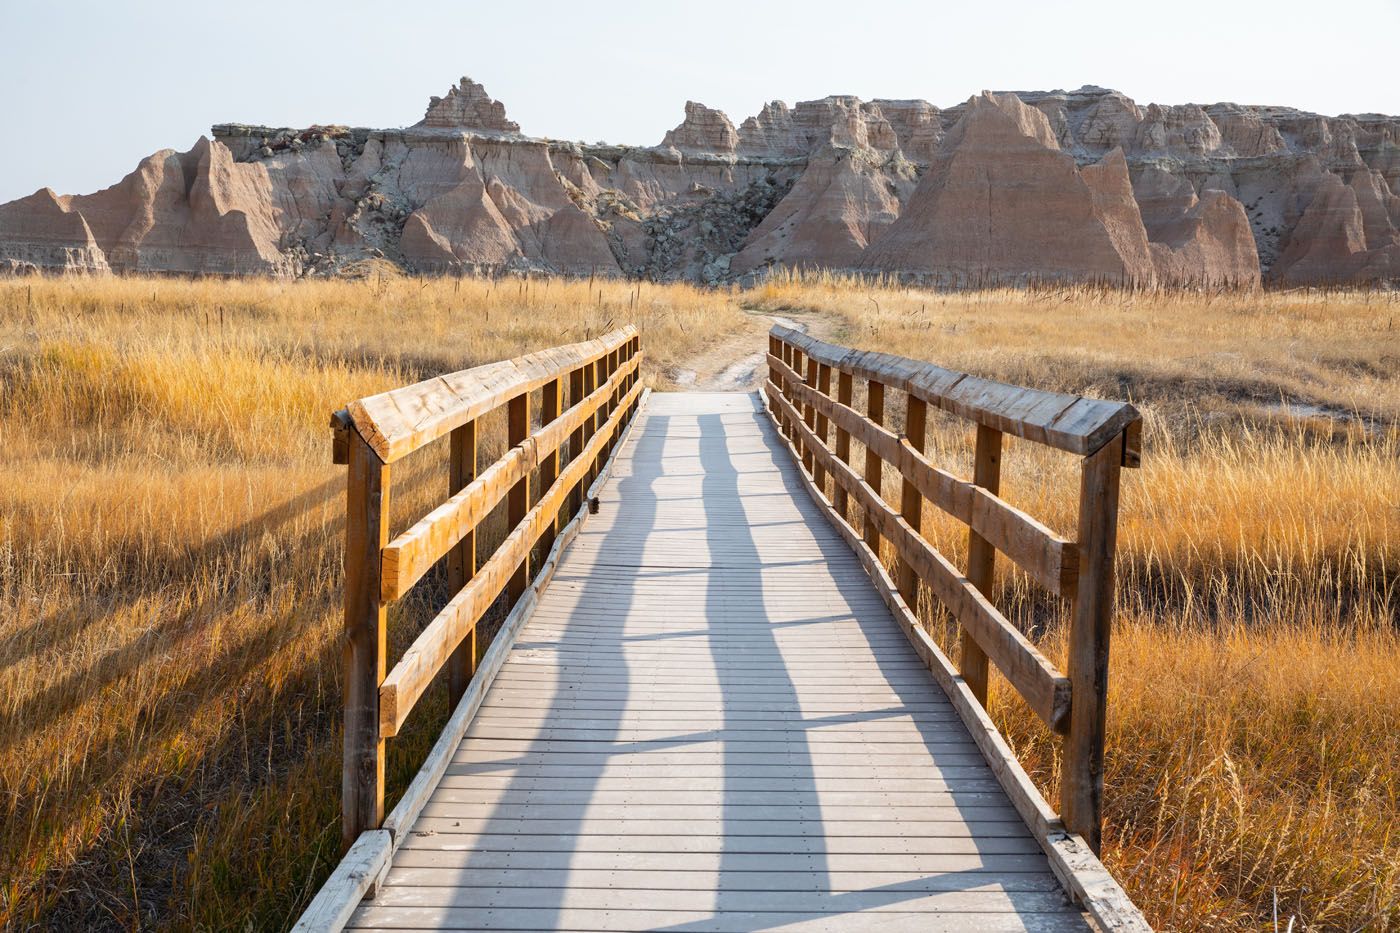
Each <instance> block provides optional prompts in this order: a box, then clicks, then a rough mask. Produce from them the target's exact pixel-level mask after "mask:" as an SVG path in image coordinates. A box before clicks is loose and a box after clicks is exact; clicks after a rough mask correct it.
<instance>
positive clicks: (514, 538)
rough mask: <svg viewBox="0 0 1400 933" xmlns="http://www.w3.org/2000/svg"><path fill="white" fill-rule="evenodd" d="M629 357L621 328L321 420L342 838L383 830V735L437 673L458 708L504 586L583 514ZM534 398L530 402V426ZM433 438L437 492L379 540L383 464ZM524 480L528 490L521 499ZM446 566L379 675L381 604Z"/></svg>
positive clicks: (636, 387) (521, 579)
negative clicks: (443, 599) (402, 526)
mask: <svg viewBox="0 0 1400 933" xmlns="http://www.w3.org/2000/svg"><path fill="white" fill-rule="evenodd" d="M641 362H642V351H641V340H640V338H639V337H638V335H637V330H636V328H635V327H632V326H631V325H628V326H627V327H624V328H622V329H621V330H617V331H614V332H612V333H610V334H607V335H606V336H604V337H601V338H599V339H597V340H590V341H586V342H584V343H577V344H573V345H571V346H566V347H556V348H554V349H550V350H544V351H541V352H538V353H532V354H529V355H527V356H522V357H519V358H517V359H513V360H505V361H502V362H498V363H488V364H486V365H485V366H478V367H475V368H473V369H468V370H463V371H462V372H457V373H451V374H449V375H446V376H440V377H437V378H434V379H429V380H425V381H423V382H419V383H416V384H415V385H410V386H405V387H403V388H399V389H393V390H391V391H389V392H384V393H381V394H379V395H374V396H370V397H368V398H364V399H360V400H359V401H356V402H351V403H350V404H349V405H348V406H346V408H344V409H342V410H340V411H338V412H336V413H335V414H333V415H332V416H331V425H332V427H333V428H334V429H335V443H334V448H333V451H334V455H333V459H334V460H335V462H336V463H345V464H348V466H349V470H348V472H347V479H346V488H347V500H346V501H347V509H346V530H345V542H346V547H345V633H346V647H345V669H346V684H345V735H344V771H343V774H342V781H341V797H342V832H343V837H344V841H345V843H346V845H350V844H351V843H353V842H355V841H356V839H357V838H359V836H360V834H361V833H362V832H366V831H371V830H376V829H378V828H379V827H380V826H381V825H382V824H383V822H384V741H385V740H386V739H388V738H391V737H393V736H395V735H397V734H398V733H399V731H400V730H401V728H402V726H403V723H404V720H405V718H406V717H407V715H408V713H409V712H410V710H412V708H413V707H414V705H415V704H416V703H417V701H418V700H419V699H420V698H421V697H422V695H423V693H424V692H425V691H426V690H427V688H428V686H429V685H430V684H431V682H432V679H433V678H434V677H435V676H437V674H438V672H439V671H441V670H442V669H443V668H446V669H447V671H448V692H449V697H450V701H451V703H452V705H453V706H454V707H455V706H456V705H457V703H458V701H459V700H460V699H461V698H462V697H463V695H464V694H465V693H466V692H467V689H468V685H469V682H470V680H471V678H472V675H473V673H474V672H475V670H476V664H477V653H476V627H477V625H478V623H479V622H480V621H481V619H482V617H483V616H484V615H485V614H486V612H487V611H488V610H489V609H490V608H491V607H492V606H493V605H494V604H495V603H496V602H497V601H498V599H499V598H500V596H501V593H502V591H504V592H505V594H506V597H507V601H508V603H509V604H510V605H515V604H517V603H518V602H519V601H520V599H521V598H522V596H523V595H525V594H527V585H528V582H529V579H530V572H531V569H532V564H533V562H534V554H535V552H536V548H537V547H541V548H542V549H543V551H544V552H548V551H549V549H550V546H551V544H552V543H553V541H554V537H555V535H556V533H557V531H558V529H559V528H561V527H562V526H564V525H566V524H567V523H568V520H569V519H570V518H572V517H573V516H575V515H577V514H578V513H579V512H580V511H581V510H582V509H583V508H584V506H585V503H584V499H583V492H584V490H585V489H588V488H589V486H590V484H591V483H592V481H593V479H594V477H595V476H596V475H597V473H598V471H599V469H600V466H601V465H602V464H604V463H605V462H606V461H607V459H608V456H609V454H610V453H611V451H612V448H613V446H614V444H615V442H616V440H617V438H618V436H619V435H620V433H621V430H622V428H623V427H624V426H625V425H626V424H627V423H628V422H629V421H630V420H631V418H632V416H633V415H634V414H635V412H636V409H637V403H638V399H639V397H640V395H641V393H642V391H643V389H642V383H641V380H640V376H641ZM566 381H567V384H568V385H567V389H566V387H565V382H566ZM535 390H539V391H540V402H541V404H540V412H539V416H538V421H539V425H538V427H535V428H534V429H533V430H532V429H531V417H530V398H531V393H532V392H534V391H535ZM566 392H567V395H568V400H569V403H570V404H569V408H568V409H567V410H566V411H565V410H562V408H563V401H564V398H565V395H566ZM502 407H504V408H506V410H507V422H508V428H507V430H508V438H507V440H508V443H509V448H508V449H507V450H506V452H505V453H504V454H503V455H502V456H501V457H500V458H499V459H498V460H496V461H495V462H494V463H493V464H492V465H491V466H489V467H488V468H487V469H485V470H484V471H482V472H481V474H480V476H478V475H477V462H476V461H477V457H476V432H477V424H478V422H479V419H480V418H481V417H483V416H485V415H488V414H490V413H491V412H493V411H494V410H496V409H498V408H502ZM444 436H450V443H451V458H450V459H451V465H450V472H449V477H448V498H447V499H446V501H445V502H443V503H442V504H440V505H439V506H437V507H436V508H434V509H432V510H431V511H430V512H429V513H428V514H427V515H426V516H424V517H423V518H422V519H421V520H419V521H418V522H416V523H415V524H414V525H413V526H412V527H410V528H409V529H408V530H406V531H404V532H403V533H402V534H400V535H398V536H397V537H395V538H394V539H393V540H392V541H391V540H390V534H389V521H388V516H389V493H390V464H391V463H392V462H393V461H396V460H398V459H400V458H402V457H404V456H406V455H407V454H409V453H412V452H413V451H415V450H417V449H419V448H421V447H423V446H425V445H426V444H428V443H431V442H432V441H434V440H437V439H440V438H442V437H444ZM566 453H567V457H566V456H565V454H566ZM536 473H537V474H538V477H539V483H538V485H539V489H538V491H537V493H536V494H535V495H534V496H532V495H531V486H532V477H533V476H534V475H535V474H536ZM502 500H504V501H505V502H506V512H507V521H508V526H509V527H508V530H507V534H506V537H505V540H504V541H502V542H501V544H500V545H499V546H497V547H496V549H495V550H494V551H493V552H492V553H491V554H490V555H489V556H488V557H487V559H486V560H485V562H484V563H483V564H481V566H480V567H479V568H478V566H477V553H476V551H477V548H476V528H477V525H478V524H479V523H480V522H481V521H482V520H483V519H484V518H485V517H486V516H487V515H488V514H490V513H491V512H492V510H493V509H495V508H496V507H497V506H498V505H499V504H500V503H501V502H502ZM444 559H445V560H446V562H447V571H448V574H447V575H448V585H449V588H450V590H451V591H452V593H453V595H452V597H451V599H449V601H448V603H447V605H446V606H445V607H444V608H443V609H442V611H441V612H439V613H438V614H437V616H436V617H434V619H433V620H432V621H431V622H430V623H429V624H428V625H427V626H426V627H425V628H424V629H423V631H422V632H420V633H419V635H418V637H417V638H416V639H415V640H414V642H413V644H412V645H411V646H410V647H409V648H408V650H407V651H405V652H404V655H403V657H402V658H400V659H399V660H398V662H397V663H396V664H395V665H394V666H393V669H392V670H389V671H388V672H387V673H386V667H387V665H388V658H387V657H386V648H385V646H386V637H385V636H386V620H387V614H386V608H387V606H388V604H389V603H391V602H393V601H394V600H396V599H400V598H402V597H403V596H404V595H406V594H407V593H408V592H409V591H410V590H411V589H412V587H413V586H414V585H415V584H416V583H418V582H419V581H420V580H421V579H422V578H423V576H424V575H425V574H426V573H427V572H428V570H429V569H431V568H432V566H433V565H434V564H435V563H437V562H439V561H441V560H444ZM545 570H547V568H544V570H542V572H544V571H545ZM531 592H533V591H531ZM507 608H509V606H508V607H507Z"/></svg>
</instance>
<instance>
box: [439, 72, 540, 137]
mask: <svg viewBox="0 0 1400 933" xmlns="http://www.w3.org/2000/svg"><path fill="white" fill-rule="evenodd" d="M417 125H418V126H427V127H435V128H442V129H470V130H487V131H490V132H495V133H519V132H520V124H519V123H515V122H513V121H511V120H507V119H506V106H505V104H503V103H501V102H500V101H498V100H494V99H492V97H491V95H490V94H487V93H486V88H484V87H482V86H481V85H480V84H477V83H476V82H475V81H473V80H472V79H471V78H467V77H463V78H462V80H461V81H459V82H458V83H457V86H456V87H453V88H449V89H448V91H447V96H446V97H432V98H429V100H428V112H427V113H426V114H424V116H423V119H422V120H421V121H419V122H418V124H417Z"/></svg>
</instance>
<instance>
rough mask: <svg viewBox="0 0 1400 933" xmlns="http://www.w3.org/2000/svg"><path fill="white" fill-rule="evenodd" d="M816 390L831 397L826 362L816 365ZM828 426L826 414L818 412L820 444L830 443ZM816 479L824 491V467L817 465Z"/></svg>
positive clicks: (829, 373)
mask: <svg viewBox="0 0 1400 933" xmlns="http://www.w3.org/2000/svg"><path fill="white" fill-rule="evenodd" d="M817 391H818V392H820V393H821V394H822V395H825V396H827V397H828V398H830V397H831V367H830V366H828V365H827V364H826V363H822V364H821V365H820V366H818V367H817ZM829 428H830V424H828V421H827V417H826V415H824V414H822V413H821V412H818V413H817V437H820V438H821V439H822V444H830V443H831V437H830V435H829V434H828V429H829ZM816 480H817V488H818V489H820V490H821V491H822V492H826V468H825V467H822V466H818V467H817V476H816Z"/></svg>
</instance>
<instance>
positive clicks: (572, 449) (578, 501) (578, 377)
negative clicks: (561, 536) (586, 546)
mask: <svg viewBox="0 0 1400 933" xmlns="http://www.w3.org/2000/svg"><path fill="white" fill-rule="evenodd" d="M584 369H585V367H579V368H578V369H575V370H573V371H572V372H570V373H569V407H570V408H572V407H573V406H575V405H577V404H578V403H579V402H581V401H583V397H584V396H585V395H586V394H587V393H586V392H585V391H584V388H583V385H584V383H583V376H584ZM582 450H583V425H582V424H580V425H579V426H578V427H576V428H574V430H573V432H572V433H570V434H569V461H570V462H573V460H574V459H575V458H576V457H578V455H579V452H580V451H582ZM581 508H583V480H579V481H578V483H576V484H575V485H574V488H573V491H572V492H570V493H569V518H571V519H572V518H573V517H574V516H575V515H577V514H578V513H579V510H580V509H581ZM559 524H560V526H561V527H562V526H563V525H564V524H565V520H564V519H563V517H562V516H561V517H560V521H559Z"/></svg>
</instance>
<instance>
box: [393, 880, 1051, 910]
mask: <svg viewBox="0 0 1400 933" xmlns="http://www.w3.org/2000/svg"><path fill="white" fill-rule="evenodd" d="M541 874H542V875H543V878H542V879H541V880H540V882H539V884H538V885H536V884H534V883H533V882H532V881H527V879H525V878H524V877H522V876H518V875H516V876H514V877H512V878H511V879H509V880H513V881H515V884H510V883H506V884H503V885H501V886H499V887H485V886H476V885H472V886H465V887H455V886H453V887H444V886H441V885H421V886H420V885H386V886H385V887H384V888H383V889H381V891H380V893H379V896H378V897H377V898H375V902H374V903H375V906H376V907H383V908H388V907H399V906H407V907H475V908H491V909H493V910H500V909H507V910H508V909H510V908H530V907H538V906H540V904H541V903H553V904H555V905H557V906H558V907H559V908H560V909H587V910H627V909H629V908H634V907H636V906H637V905H638V900H637V895H638V892H639V891H642V890H644V891H645V892H646V894H645V898H646V904H647V905H648V906H649V907H651V908H652V909H659V910H693V911H702V912H703V911H708V910H713V908H714V906H715V901H716V898H717V896H718V897H719V898H722V900H723V904H724V907H725V910H726V912H734V911H758V912H763V913H777V912H783V911H793V912H806V913H814V914H826V915H833V914H849V913H880V912H889V911H892V910H893V911H897V912H911V911H918V910H922V911H928V912H930V913H941V914H979V913H1011V914H1021V913H1059V912H1063V911H1065V898H1064V895H1063V894H1062V893H1060V892H1059V891H1046V890H1044V889H1043V888H1039V887H1037V888H1032V889H1030V890H1027V889H1026V888H1025V887H1022V886H1019V885H1006V886H997V887H994V888H992V889H990V890H987V889H981V890H977V889H974V890H962V889H958V888H954V887H952V886H951V885H950V884H948V882H947V881H945V882H944V883H943V884H942V885H937V884H934V883H932V882H930V881H928V880H924V882H923V883H922V884H913V883H910V884H907V885H904V886H901V887H900V888H899V889H897V890H893V891H878V890H875V891H871V890H864V889H855V890H846V889H845V888H843V887H833V888H832V889H830V890H829V891H825V892H821V895H820V896H816V895H817V892H815V891H813V890H811V889H807V890H804V889H797V890H786V889H783V888H774V889H771V890H768V891H762V890H755V889H753V888H750V887H747V886H744V887H740V886H735V887H723V888H720V890H719V892H716V891H715V890H700V889H697V888H695V887H694V886H687V887H684V888H678V887H672V886H667V887H660V888H644V887H643V886H642V882H641V880H640V879H639V880H638V881H637V882H636V883H631V879H625V880H626V882H627V883H624V884H616V883H614V884H612V885H607V886H602V887H597V886H593V885H590V884H587V883H586V882H587V881H588V880H591V879H592V878H596V877H597V876H589V875H587V874H584V873H581V875H582V877H581V878H580V880H579V882H577V883H575V882H571V881H570V880H569V879H568V878H567V877H564V876H561V875H559V874H557V873H556V874H552V875H551V874H548V873H541ZM661 874H665V873H661ZM707 875H708V873H707ZM488 877H490V876H489V875H488ZM648 877H649V876H648ZM707 880H708V881H710V884H711V887H713V883H714V876H713V875H709V877H708V878H707ZM972 880H973V879H965V882H970V881H972ZM551 881H552V882H553V884H551V883H550V882H551ZM849 885H850V882H847V883H846V887H849ZM826 895H837V896H826Z"/></svg>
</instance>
